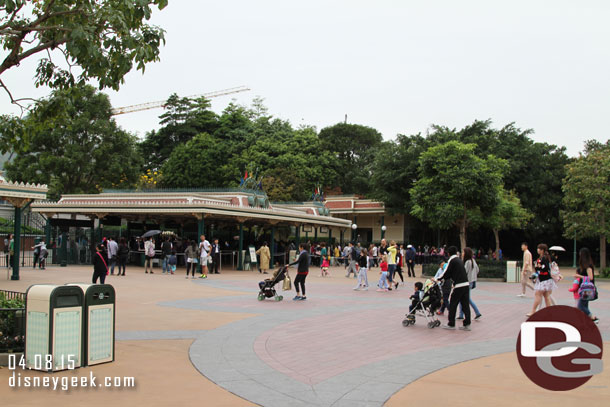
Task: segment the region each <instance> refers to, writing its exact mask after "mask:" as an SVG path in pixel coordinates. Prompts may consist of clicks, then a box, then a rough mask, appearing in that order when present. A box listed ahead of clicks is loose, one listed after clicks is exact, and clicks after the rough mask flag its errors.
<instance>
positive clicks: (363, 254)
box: [354, 249, 369, 291]
mask: <svg viewBox="0 0 610 407" xmlns="http://www.w3.org/2000/svg"><path fill="white" fill-rule="evenodd" d="M368 265H369V256H368V253H367V251H366V249H362V250H361V251H360V258H359V259H358V266H359V271H358V284H357V285H356V287H354V290H356V291H358V290H360V289H362V290H364V291H366V290H368V289H369V277H368V274H367V271H368Z"/></svg>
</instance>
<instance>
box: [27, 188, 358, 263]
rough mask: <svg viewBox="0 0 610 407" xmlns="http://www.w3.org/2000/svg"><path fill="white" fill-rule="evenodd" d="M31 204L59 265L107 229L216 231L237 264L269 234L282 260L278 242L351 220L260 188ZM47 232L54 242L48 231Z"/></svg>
mask: <svg viewBox="0 0 610 407" xmlns="http://www.w3.org/2000/svg"><path fill="white" fill-rule="evenodd" d="M32 211H33V212H38V213H40V214H42V215H44V216H46V217H47V219H48V220H49V223H50V226H51V227H52V228H53V230H54V231H55V233H56V235H57V237H58V239H57V241H58V249H57V250H58V252H59V254H60V255H59V257H60V258H62V260H61V261H62V264H64V263H66V261H67V260H66V259H68V258H71V256H70V255H67V253H68V252H72V249H73V247H74V246H75V245H76V246H77V247H78V248H79V252H82V250H83V246H85V247H86V248H88V249H89V250H90V249H91V246H92V243H93V242H100V241H101V240H102V238H103V237H104V236H109V235H112V236H114V237H126V238H127V239H130V238H133V237H136V236H141V235H142V234H143V233H144V232H146V231H148V230H153V229H159V230H162V231H169V232H171V233H173V234H175V235H176V236H179V237H180V238H184V239H190V240H192V239H198V236H199V235H201V234H205V235H206V237H207V238H208V239H210V238H218V239H219V240H220V242H221V244H222V245H223V249H226V250H227V251H229V250H230V251H232V252H236V253H237V256H236V257H237V258H236V259H235V261H234V264H235V262H236V266H237V268H238V269H240V268H241V267H242V265H243V261H244V260H243V258H242V252H243V250H244V249H245V248H247V246H248V245H255V244H256V245H257V246H258V245H259V244H260V243H261V242H262V241H263V240H265V241H267V242H268V243H269V246H270V249H271V251H272V257H273V258H274V259H275V260H276V261H278V262H279V261H283V260H282V259H278V258H277V256H278V255H279V254H280V253H274V252H275V251H277V250H278V249H282V250H283V249H284V247H285V246H280V245H278V244H287V243H288V242H295V243H296V244H297V245H298V243H299V242H300V241H302V239H304V238H308V239H313V238H314V233H315V234H317V231H318V230H322V231H325V238H324V240H327V239H328V241H329V242H332V241H338V240H339V239H338V238H339V233H341V236H342V235H343V233H342V232H344V231H346V230H350V227H351V224H352V222H351V220H348V219H341V218H336V217H333V216H331V214H330V211H329V209H328V208H326V206H325V205H324V203H322V202H303V203H300V204H298V205H289V204H275V203H271V202H269V200H268V199H267V196H266V195H265V194H263V193H261V192H260V191H251V190H243V189H233V190H232V189H224V190H153V191H146V192H139V191H112V192H104V193H101V194H86V195H85V194H82V195H63V196H62V198H61V199H60V200H59V201H57V202H51V201H43V202H36V203H34V204H32ZM314 230H315V231H316V232H313V231H314ZM309 231H311V233H309ZM333 231H335V235H334V237H333ZM84 232H86V233H84ZM79 233H80V235H79ZM48 239H49V240H50V241H53V237H52V236H48ZM283 252H284V253H285V252H286V251H285V250H283ZM79 259H80V260H83V259H82V257H80V256H79ZM84 262H86V256H85V261H84Z"/></svg>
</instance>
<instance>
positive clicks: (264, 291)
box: [258, 266, 288, 301]
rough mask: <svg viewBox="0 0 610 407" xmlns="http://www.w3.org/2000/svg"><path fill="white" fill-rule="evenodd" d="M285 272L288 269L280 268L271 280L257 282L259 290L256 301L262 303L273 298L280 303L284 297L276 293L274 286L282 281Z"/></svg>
mask: <svg viewBox="0 0 610 407" xmlns="http://www.w3.org/2000/svg"><path fill="white" fill-rule="evenodd" d="M287 272H288V267H286V266H282V267H280V268H279V269H278V270H277V271H276V272H275V273H273V275H272V276H271V278H267V279H265V280H264V281H261V282H259V283H258V287H259V288H260V291H259V293H258V300H259V301H263V300H264V299H265V298H271V297H275V300H276V301H282V300H283V299H284V296H282V295H278V293H277V291H275V285H276V284H277V283H279V282H280V281H284V279H285V278H286V273H287Z"/></svg>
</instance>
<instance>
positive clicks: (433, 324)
mask: <svg viewBox="0 0 610 407" xmlns="http://www.w3.org/2000/svg"><path fill="white" fill-rule="evenodd" d="M435 326H436V322H435V321H431V322H428V328H430V329H432V328H434V327H435Z"/></svg>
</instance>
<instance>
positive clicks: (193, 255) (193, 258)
mask: <svg viewBox="0 0 610 407" xmlns="http://www.w3.org/2000/svg"><path fill="white" fill-rule="evenodd" d="M184 257H186V278H189V271H190V272H191V275H192V277H191V278H195V269H196V268H197V263H198V262H199V260H198V258H199V256H198V254H197V243H196V242H195V241H194V240H192V241H190V242H189V245H188V246H187V247H186V250H185V251H184Z"/></svg>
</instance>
